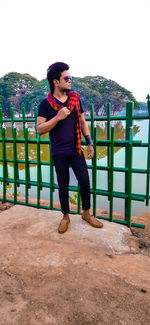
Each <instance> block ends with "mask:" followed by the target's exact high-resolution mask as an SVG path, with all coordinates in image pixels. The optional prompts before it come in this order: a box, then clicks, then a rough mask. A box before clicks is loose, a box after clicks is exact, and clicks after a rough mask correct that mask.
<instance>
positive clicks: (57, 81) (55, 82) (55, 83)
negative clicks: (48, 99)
mask: <svg viewBox="0 0 150 325" xmlns="http://www.w3.org/2000/svg"><path fill="white" fill-rule="evenodd" d="M53 83H54V86H55V87H57V86H58V84H59V80H57V79H54V80H53Z"/></svg>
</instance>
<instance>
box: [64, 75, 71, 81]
mask: <svg viewBox="0 0 150 325" xmlns="http://www.w3.org/2000/svg"><path fill="white" fill-rule="evenodd" d="M64 80H65V81H66V82H68V81H71V80H72V77H71V76H66V77H64Z"/></svg>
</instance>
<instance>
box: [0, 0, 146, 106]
mask: <svg viewBox="0 0 150 325" xmlns="http://www.w3.org/2000/svg"><path fill="white" fill-rule="evenodd" d="M0 34H1V38H0V42H1V50H0V77H2V76H3V75H5V74H6V73H8V72H12V71H14V72H20V73H29V74H31V75H32V76H34V77H36V78H37V79H39V80H41V79H43V78H45V77H46V70H47V67H48V66H49V65H50V64H51V63H53V62H56V61H64V62H66V63H68V64H69V65H70V72H71V74H72V75H73V76H75V77H84V76H87V75H91V76H94V75H100V76H103V77H105V78H108V79H112V80H114V81H116V82H117V83H119V84H120V85H121V86H123V87H125V88H127V89H128V90H130V91H131V92H132V93H133V95H134V96H135V97H136V99H137V100H141V101H145V98H146V95H147V93H150V0H92V1H90V0H74V1H72V0H42V1H38V0H0Z"/></svg>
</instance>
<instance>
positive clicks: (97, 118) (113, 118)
mask: <svg viewBox="0 0 150 325" xmlns="http://www.w3.org/2000/svg"><path fill="white" fill-rule="evenodd" d="M93 119H94V121H107V120H108V117H107V116H94V117H93ZM145 119H149V115H148V114H142V115H133V116H132V120H145ZM85 120H86V121H91V117H85ZM110 120H111V121H116V120H123V121H126V116H110ZM25 121H26V122H35V118H27V117H25ZM3 122H12V120H11V118H3V119H1V120H0V123H3ZM13 122H24V119H23V118H14V120H13Z"/></svg>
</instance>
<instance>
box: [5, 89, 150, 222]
mask: <svg viewBox="0 0 150 325" xmlns="http://www.w3.org/2000/svg"><path fill="white" fill-rule="evenodd" d="M147 105H148V114H147V115H140V116H139V115H137V116H135V115H133V110H134V103H133V102H129V103H127V105H126V117H123V116H111V103H110V101H109V100H108V102H107V116H101V117H95V116H94V106H93V103H92V102H91V105H90V106H91V116H90V117H88V118H86V120H87V121H90V122H91V137H92V139H93V143H94V150H95V155H94V157H93V159H92V165H88V169H91V170H92V187H91V189H90V191H91V194H92V196H93V215H94V216H95V217H97V218H99V219H106V220H109V221H113V222H117V223H121V224H124V225H127V226H128V227H130V226H136V227H144V225H143V224H139V223H133V222H131V206H132V200H135V201H141V202H144V201H145V203H146V205H147V206H149V200H150V96H149V95H148V96H147ZM10 111H11V118H10V119H8V118H4V117H3V113H2V108H1V107H0V126H1V138H0V144H1V145H2V157H1V158H0V164H2V166H3V168H2V175H0V182H1V184H2V187H3V191H2V197H0V201H2V202H6V201H8V202H12V203H14V204H22V205H28V206H32V207H37V208H44V209H51V210H60V209H58V208H55V207H54V205H53V203H54V202H53V194H54V191H55V190H56V189H58V185H57V184H55V182H54V170H53V161H52V158H51V155H50V161H49V162H46V161H41V159H40V146H41V144H46V145H47V147H48V150H49V146H50V140H49V139H41V138H40V135H39V134H37V131H36V138H35V139H31V138H29V136H28V125H27V123H28V122H34V123H35V129H36V122H37V106H36V105H35V107H34V112H35V114H34V118H27V117H26V114H25V107H24V106H23V107H22V118H19V119H18V118H17V119H15V118H14V111H13V107H12V105H11V108H10ZM143 119H147V120H148V125H149V126H148V141H147V142H146V143H143V142H142V141H134V140H133V127H132V125H133V120H143ZM119 120H120V121H123V120H124V121H126V137H125V140H115V137H114V127H112V126H111V122H112V121H119ZM96 121H106V122H107V139H106V140H98V139H97V128H96V126H95V122H96ZM7 122H11V127H12V138H6V136H5V123H7ZM16 122H17V123H18V122H23V133H24V137H23V138H17V137H16V125H15V123H16ZM7 143H12V145H13V159H8V158H7V154H6V144H7ZM18 143H23V144H24V148H25V149H24V154H25V159H18V157H17V144H18ZM30 144H36V150H37V160H36V161H33V160H30V159H29V145H30ZM82 145H85V146H86V142H85V140H82ZM99 146H101V147H107V152H108V156H107V166H98V165H97V148H98V147H99ZM114 147H125V167H124V168H123V167H115V166H114ZM134 147H139V148H141V147H143V148H147V168H146V169H135V168H132V156H133V148H134ZM10 163H11V164H13V177H8V164H10ZM18 164H24V165H25V179H20V178H19V168H18ZM29 165H36V166H37V181H33V180H31V179H30V167H29ZM42 166H49V169H50V179H49V180H47V181H46V182H43V181H42V171H41V168H42ZM99 170H100V171H107V175H108V190H102V189H97V172H98V171H99ZM114 172H119V173H125V191H124V192H120V191H114ZM133 173H138V174H142V175H146V189H145V194H134V193H132V174H133ZM8 184H13V186H14V193H13V199H10V198H7V195H6V192H7V185H8ZM20 184H23V185H24V186H25V202H22V201H19V197H18V196H17V188H18V187H19V186H20ZM31 186H34V187H36V189H37V204H33V203H30V201H29V189H30V187H31ZM43 188H49V189H50V197H49V206H45V205H41V202H40V201H41V190H42V189H43ZM69 191H73V192H77V194H78V196H77V197H78V199H77V211H70V213H73V214H80V213H81V211H80V189H79V185H77V186H69ZM101 195H102V196H106V197H108V201H109V217H103V216H99V215H97V209H96V199H97V197H98V196H101ZM114 198H120V199H124V200H125V211H124V220H120V219H114V218H113V203H114Z"/></svg>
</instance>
